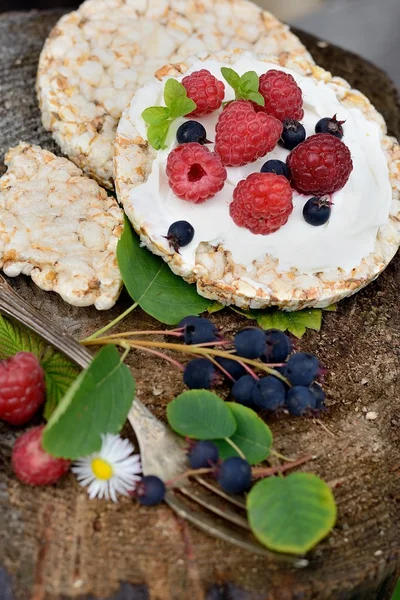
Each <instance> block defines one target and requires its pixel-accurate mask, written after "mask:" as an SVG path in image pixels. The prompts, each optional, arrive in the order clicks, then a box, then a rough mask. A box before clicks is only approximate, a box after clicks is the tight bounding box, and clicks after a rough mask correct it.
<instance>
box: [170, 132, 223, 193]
mask: <svg viewBox="0 0 400 600" xmlns="http://www.w3.org/2000/svg"><path fill="white" fill-rule="evenodd" d="M226 176H227V173H226V169H225V167H224V165H223V164H222V161H221V159H220V157H219V156H218V154H215V152H210V150H209V149H208V148H206V147H205V146H202V145H201V144H198V143H197V142H190V143H189V144H181V145H180V146H178V147H177V148H174V150H172V151H171V152H170V154H169V156H168V160H167V177H168V181H169V185H170V187H171V189H172V191H173V192H174V194H175V196H178V198H182V200H187V201H188V202H194V203H195V204H201V203H202V202H204V201H205V200H207V199H208V198H211V197H212V196H215V194H216V193H217V192H220V191H221V190H222V188H223V187H224V183H225V179H226Z"/></svg>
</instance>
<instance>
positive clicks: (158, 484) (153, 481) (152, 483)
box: [135, 475, 166, 506]
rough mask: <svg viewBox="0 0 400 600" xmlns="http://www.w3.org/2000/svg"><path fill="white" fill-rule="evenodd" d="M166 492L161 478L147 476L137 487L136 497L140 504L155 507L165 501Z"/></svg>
mask: <svg viewBox="0 0 400 600" xmlns="http://www.w3.org/2000/svg"><path fill="white" fill-rule="evenodd" d="M165 491H166V490H165V484H164V482H163V481H161V479H160V478H159V477H156V476H155V475H146V476H145V477H142V479H141V481H140V483H139V484H138V486H137V487H136V490H135V496H136V498H137V500H138V502H139V503H140V504H143V505H144V506H154V505H155V504H160V502H162V501H163V500H164V496H165Z"/></svg>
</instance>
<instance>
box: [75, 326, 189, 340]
mask: <svg viewBox="0 0 400 600" xmlns="http://www.w3.org/2000/svg"><path fill="white" fill-rule="evenodd" d="M182 331H183V328H181V329H171V330H165V331H158V330H154V331H152V330H148V331H123V332H122V333H113V334H111V335H104V336H103V337H102V338H101V339H102V340H106V339H109V338H112V339H114V338H116V337H119V338H127V337H135V336H137V335H172V336H175V337H182V333H181V332H182ZM91 339H92V337H90V338H86V339H85V340H82V343H85V342H89V341H91ZM93 339H95V338H93Z"/></svg>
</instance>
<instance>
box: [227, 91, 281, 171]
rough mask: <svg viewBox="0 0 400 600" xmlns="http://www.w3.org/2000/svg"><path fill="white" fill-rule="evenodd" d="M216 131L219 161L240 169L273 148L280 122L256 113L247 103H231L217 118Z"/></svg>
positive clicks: (279, 133) (276, 141) (279, 130)
mask: <svg viewBox="0 0 400 600" xmlns="http://www.w3.org/2000/svg"><path fill="white" fill-rule="evenodd" d="M215 132H216V135H215V151H216V152H217V153H218V154H219V155H220V157H221V158H222V162H223V163H224V164H225V165H227V166H230V167H240V166H241V165H246V164H247V163H250V162H253V161H255V160H257V158H260V157H261V156H264V155H265V154H267V153H268V152H271V150H273V148H275V146H276V144H277V143H278V140H279V138H280V137H281V133H282V123H280V122H279V121H278V120H277V119H275V118H274V117H272V116H271V115H267V113H265V112H256V111H255V110H254V107H253V106H252V104H251V103H250V102H248V101H247V100H234V101H233V102H230V103H229V104H228V105H227V106H226V107H225V108H224V110H223V111H222V112H221V114H220V115H219V118H218V122H217V126H216V129H215Z"/></svg>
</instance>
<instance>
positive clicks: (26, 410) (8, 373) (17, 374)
mask: <svg viewBox="0 0 400 600" xmlns="http://www.w3.org/2000/svg"><path fill="white" fill-rule="evenodd" d="M44 400H45V383H44V373H43V369H42V367H41V366H40V363H39V361H38V359H37V358H36V356H34V355H33V354H30V353H29V352H18V354H16V355H15V356H13V357H12V358H8V359H7V360H3V361H1V362H0V419H3V421H7V422H8V423H11V424H12V425H24V423H27V422H28V421H29V420H30V419H31V418H32V417H33V415H34V414H35V413H36V411H37V410H38V408H39V407H40V406H41V405H42V404H43V402H44Z"/></svg>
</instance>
